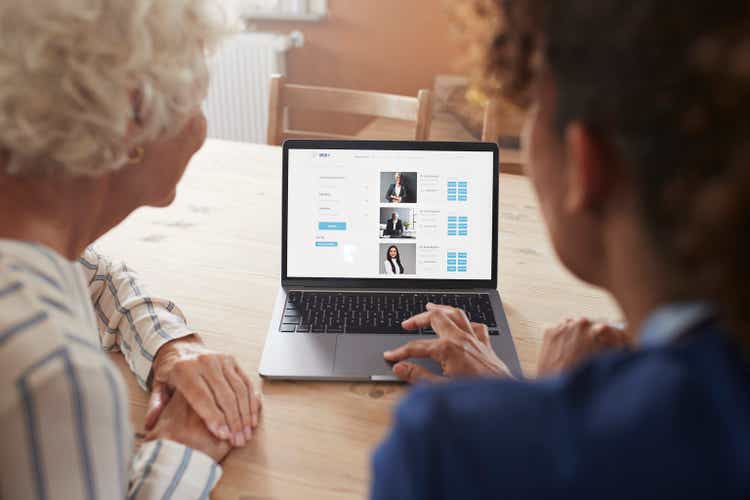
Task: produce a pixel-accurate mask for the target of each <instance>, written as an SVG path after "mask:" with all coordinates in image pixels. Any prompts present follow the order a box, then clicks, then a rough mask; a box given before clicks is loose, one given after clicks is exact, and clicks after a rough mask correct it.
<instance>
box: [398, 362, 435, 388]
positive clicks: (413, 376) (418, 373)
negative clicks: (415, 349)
mask: <svg viewBox="0 0 750 500" xmlns="http://www.w3.org/2000/svg"><path fill="white" fill-rule="evenodd" d="M393 373H395V374H396V376H397V377H398V378H400V379H401V380H403V381H404V382H408V383H410V384H414V383H416V382H421V381H430V382H436V381H439V380H443V379H445V377H441V376H440V375H435V374H434V373H432V372H431V371H430V370H428V369H427V368H424V367H423V366H419V365H416V364H414V363H409V362H408V361H402V362H401V363H397V364H396V365H394V366H393Z"/></svg>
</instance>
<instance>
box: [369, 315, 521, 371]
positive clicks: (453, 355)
mask: <svg viewBox="0 0 750 500" xmlns="http://www.w3.org/2000/svg"><path fill="white" fill-rule="evenodd" d="M426 309H427V311H425V312H423V313H421V314H417V315H416V316H412V317H411V318H409V319H407V320H406V321H404V322H403V323H402V326H403V327H404V329H406V330H416V329H417V328H426V327H432V329H433V330H435V333H436V334H437V336H438V338H437V339H419V340H413V341H411V342H409V343H408V344H405V345H403V346H401V347H399V348H397V349H394V350H393V351H386V352H385V353H383V356H384V357H385V359H386V361H389V362H393V363H396V364H395V365H394V366H393V373H395V374H396V376H397V377H399V378H400V379H402V380H405V381H406V382H410V383H413V382H417V381H420V380H444V379H445V377H441V376H439V375H435V374H434V373H432V372H430V371H429V370H427V369H426V368H423V367H421V366H419V365H416V364H414V363H410V362H408V361H403V360H405V359H407V358H432V359H433V360H435V361H437V362H438V363H440V366H441V367H442V369H443V374H444V375H446V376H448V377H456V376H506V377H508V376H510V371H509V370H508V368H507V367H506V366H505V363H503V362H502V361H501V360H500V358H498V357H497V354H495V351H494V350H492V344H491V343H490V336H489V333H488V331H487V326H486V325H482V324H479V323H471V322H470V321H469V318H468V317H467V316H466V313H465V312H464V311H462V310H461V309H456V308H455V307H449V306H444V305H437V304H427V307H426Z"/></svg>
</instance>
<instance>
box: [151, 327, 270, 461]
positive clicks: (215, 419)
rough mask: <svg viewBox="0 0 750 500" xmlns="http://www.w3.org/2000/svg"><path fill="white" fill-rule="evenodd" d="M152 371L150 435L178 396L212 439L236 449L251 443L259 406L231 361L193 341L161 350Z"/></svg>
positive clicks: (181, 341)
mask: <svg viewBox="0 0 750 500" xmlns="http://www.w3.org/2000/svg"><path fill="white" fill-rule="evenodd" d="M152 370H153V386H152V392H151V399H150V400H149V405H148V412H147V413H146V422H145V427H146V430H151V429H153V428H154V426H155V424H156V422H157V420H158V419H159V416H160V415H161V412H162V411H163V410H164V408H165V406H166V405H167V402H168V401H169V398H170V397H171V395H172V393H174V391H175V390H176V391H179V392H180V393H182V394H183V395H184V396H185V399H186V400H187V402H188V404H189V405H190V406H191V407H192V408H193V409H194V410H195V412H196V413H197V414H198V415H199V416H200V418H201V419H202V420H203V422H204V423H205V425H206V428H207V429H209V430H210V431H211V433H212V434H213V435H214V436H216V437H217V438H219V439H226V440H228V441H229V442H230V443H232V444H233V445H234V446H244V445H245V443H246V442H247V441H249V440H250V438H251V437H252V432H253V431H252V429H254V428H255V427H256V426H257V425H258V418H259V416H260V410H261V400H260V397H259V395H258V394H256V393H255V391H254V390H253V385H252V382H251V381H250V379H249V378H248V376H247V375H246V374H245V372H244V371H242V368H240V367H239V365H238V364H237V361H236V360H235V359H234V357H233V356H231V355H229V354H223V353H220V352H216V351H212V350H211V349H208V348H207V347H205V346H204V345H203V343H202V342H201V341H200V339H199V338H198V337H197V336H196V335H191V336H189V337H185V338H182V339H178V340H174V341H172V342H169V343H168V344H165V345H164V346H162V348H161V349H159V352H158V353H157V355H156V358H155V359H154V364H153V368H152Z"/></svg>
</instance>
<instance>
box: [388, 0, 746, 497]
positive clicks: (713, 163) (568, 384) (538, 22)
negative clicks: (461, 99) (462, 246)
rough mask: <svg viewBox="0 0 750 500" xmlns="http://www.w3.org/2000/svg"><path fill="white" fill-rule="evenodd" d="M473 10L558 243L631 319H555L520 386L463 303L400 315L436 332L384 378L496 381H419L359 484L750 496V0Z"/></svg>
mask: <svg viewBox="0 0 750 500" xmlns="http://www.w3.org/2000/svg"><path fill="white" fill-rule="evenodd" d="M477 4H478V6H479V9H478V10H477V11H476V12H477V13H478V14H479V15H480V16H481V17H482V19H481V20H480V23H483V22H485V21H486V25H487V26H488V28H489V31H484V32H481V36H480V38H481V44H482V45H483V47H484V48H485V50H486V51H487V62H488V65H489V76H490V80H491V81H493V82H498V81H499V82H501V83H502V88H503V90H504V91H506V92H507V93H508V94H509V95H510V96H511V97H514V98H516V100H517V101H518V102H520V103H521V104H525V105H530V114H529V123H528V126H527V129H526V133H525V138H524V139H525V143H526V147H527V148H528V153H529V157H528V165H527V173H528V175H529V179H530V181H531V182H532V184H533V186H534V188H535V189H536V191H537V194H538V195H539V200H540V205H541V209H542V214H543V216H544V219H545V221H546V223H547V226H548V228H549V232H550V236H551V239H552V242H553V244H554V247H555V249H556V250H557V253H558V255H559V256H560V259H561V260H562V262H563V263H564V264H565V265H566V266H567V267H568V268H569V269H570V270H571V271H572V272H574V273H575V274H576V275H577V276H579V277H580V278H581V279H583V280H586V281H588V282H590V283H593V284H595V285H599V286H601V287H603V288H605V289H607V290H608V291H609V292H611V293H612V295H613V296H614V298H615V299H616V300H617V302H618V303H619V305H620V307H621V309H622V311H623V313H624V314H625V317H626V319H627V321H628V325H629V326H628V329H629V331H630V335H629V336H624V335H622V333H620V332H618V331H617V330H613V329H611V328H609V327H606V326H604V325H600V324H594V323H592V322H590V321H585V320H584V321H580V320H579V321H573V320H571V321H567V322H565V323H563V324H561V325H560V326H558V327H557V328H555V329H552V330H550V331H549V332H548V333H547V335H546V336H545V339H544V344H543V346H542V350H541V359H540V360H539V369H540V372H541V374H543V375H546V376H547V377H545V378H542V379H541V380H537V381H512V380H507V379H502V376H503V375H504V374H506V373H507V372H506V370H504V367H503V365H502V363H501V362H500V360H499V359H498V358H497V356H495V354H494V353H493V352H492V349H491V347H490V344H489V341H488V340H487V330H486V328H483V327H482V325H477V324H471V323H469V321H468V320H467V318H466V316H465V315H464V314H462V313H461V312H460V311H456V310H453V309H448V308H443V307H439V306H430V307H429V309H430V310H429V311H427V312H426V313H423V314H421V315H419V316H417V317H415V318H412V319H410V320H408V321H406V323H405V324H404V326H405V327H406V328H417V327H420V326H425V325H428V324H429V325H432V327H433V328H434V329H435V330H436V332H437V333H438V335H439V337H440V338H439V339H437V340H421V341H416V342H414V343H412V344H409V345H407V346H405V347H403V348H401V349H398V350H396V351H394V352H391V353H387V354H386V358H387V359H388V360H390V361H392V362H395V363H396V364H395V366H394V370H395V372H396V373H397V374H398V375H400V376H402V377H403V378H405V379H407V380H420V379H424V378H434V377H435V376H432V375H431V374H430V373H429V372H426V371H424V370H422V369H421V368H420V367H418V366H417V365H414V364H412V363H409V362H407V361H404V360H405V359H406V358H409V357H415V356H416V357H424V356H429V357H432V358H434V359H436V360H437V361H439V362H440V363H441V364H442V366H443V367H444V370H445V372H446V375H452V376H468V375H497V376H499V378H495V379H492V378H489V379H487V380H474V381H468V380H467V381H461V382H456V383H449V384H433V385H432V386H429V385H425V386H423V387H420V388H418V389H416V390H414V391H413V392H412V393H411V394H410V395H409V397H408V398H407V399H406V400H405V401H404V402H403V404H402V405H401V406H400V408H399V410H398V412H397V415H396V419H395V425H394V428H393V430H392V432H391V434H390V435H389V436H388V437H387V439H386V440H385V442H384V443H383V444H382V446H381V447H380V448H379V450H378V452H377V453H376V455H375V459H374V468H375V474H374V476H375V479H374V485H373V497H374V498H375V499H384V500H385V499H388V500H398V499H407V498H408V499H411V500H418V499H427V498H429V499H441V498H462V499H470V498H477V499H479V498H525V499H535V498H539V499H542V498H544V499H553V498H576V499H595V498H596V499H598V498H607V499H628V500H630V499H635V498H737V499H739V498H745V499H746V498H750V309H749V308H748V304H749V303H750V264H748V258H749V257H750V164H749V163H748V162H750V148H748V139H749V138H750V29H749V28H750V3H748V2H747V0H724V1H721V2H705V1H699V0H688V1H680V2H674V1H667V0H596V1H591V0H482V1H481V2H480V1H478V2H477ZM479 26H482V24H479ZM472 29H474V28H472ZM511 299H512V298H511ZM631 341H632V342H633V343H634V345H633V346H630V345H629V344H630V342H631ZM613 345H621V346H622V347H621V348H619V349H615V350H613V351H611V352H609V353H606V354H605V353H601V352H600V351H601V350H602V348H603V347H606V346H613ZM594 354H597V355H595V356H593V357H592V355H594Z"/></svg>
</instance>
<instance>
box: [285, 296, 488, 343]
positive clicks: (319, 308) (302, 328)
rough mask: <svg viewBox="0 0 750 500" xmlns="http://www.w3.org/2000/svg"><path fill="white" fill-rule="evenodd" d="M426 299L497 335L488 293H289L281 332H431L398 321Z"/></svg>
mask: <svg viewBox="0 0 750 500" xmlns="http://www.w3.org/2000/svg"><path fill="white" fill-rule="evenodd" d="M428 302H432V303H434V304H446V305H450V306H453V307H458V308H459V309H463V310H464V311H466V314H467V315H468V316H469V319H470V320H471V321H475V322H477V323H484V324H486V325H487V326H488V327H489V329H490V335H497V334H498V331H497V323H496V321H495V316H494V313H493V312H492V306H491V305H490V296H489V295H488V294H486V293H456V294H434V293H372V292H369V293H356V292H318V291H314V292H313V291H311V292H296V291H295V292H289V294H288V295H287V300H286V305H285V306H284V317H283V319H282V322H281V326H280V327H279V330H280V331H281V332H289V333H291V332H300V333H390V334H394V333H397V334H407V335H414V334H423V335H434V334H435V332H434V331H433V330H432V329H431V328H425V329H422V330H419V331H406V330H404V329H403V328H401V322H402V321H403V320H405V319H407V318H409V317H411V316H414V315H415V314H418V313H420V312H423V311H424V310H425V305H426V304H427V303H428Z"/></svg>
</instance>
